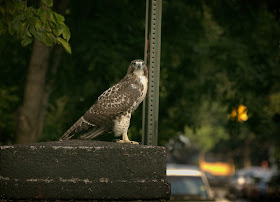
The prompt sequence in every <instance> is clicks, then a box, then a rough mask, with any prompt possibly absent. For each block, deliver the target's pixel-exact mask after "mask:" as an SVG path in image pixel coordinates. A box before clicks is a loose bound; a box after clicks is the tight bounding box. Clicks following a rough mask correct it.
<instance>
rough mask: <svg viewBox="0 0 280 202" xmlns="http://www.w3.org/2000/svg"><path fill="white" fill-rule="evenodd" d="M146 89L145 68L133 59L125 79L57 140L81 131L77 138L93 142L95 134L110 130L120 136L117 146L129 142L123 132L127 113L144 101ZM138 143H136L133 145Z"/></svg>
mask: <svg viewBox="0 0 280 202" xmlns="http://www.w3.org/2000/svg"><path fill="white" fill-rule="evenodd" d="M147 87H148V68H147V66H146V64H145V62H144V61H143V60H139V59H138V60H133V61H132V62H131V63H130V65H129V67H128V70H127V74H126V76H125V77H124V78H123V79H122V80H120V81H119V83H117V84H115V85H114V86H112V87H111V88H109V89H108V90H106V91H105V92H104V93H102V94H101V95H100V96H99V97H98V99H97V101H96V102H95V103H94V104H93V105H92V106H91V107H90V108H89V110H88V111H87V112H86V113H85V114H84V115H83V116H82V117H81V118H80V119H79V120H78V121H77V122H76V123H74V125H73V126H71V127H70V128H69V129H68V130H67V131H66V132H65V133H64V135H63V136H62V137H61V138H60V139H59V140H68V139H70V138H71V137H73V136H74V135H75V133H78V132H85V133H84V134H82V135H81V136H80V138H81V139H93V138H95V137H96V136H98V135H101V134H103V133H107V132H110V131H113V132H114V133H115V136H121V135H122V140H120V141H118V142H120V143H137V142H133V141H130V140H129V139H128V137H127V130H128V128H129V124H130V118H131V113H132V112H133V111H134V110H136V108H137V107H138V106H139V104H140V103H141V102H142V101H143V100H144V98H145V96H146V94H147ZM137 144H138V143H137Z"/></svg>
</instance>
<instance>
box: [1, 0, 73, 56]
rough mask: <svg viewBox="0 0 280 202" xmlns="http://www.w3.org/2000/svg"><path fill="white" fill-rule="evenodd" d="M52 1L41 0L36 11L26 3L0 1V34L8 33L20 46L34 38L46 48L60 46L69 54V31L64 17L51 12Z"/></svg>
mask: <svg viewBox="0 0 280 202" xmlns="http://www.w3.org/2000/svg"><path fill="white" fill-rule="evenodd" d="M52 6H53V0H42V5H41V6H40V7H39V8H38V9H37V8H34V7H31V6H29V7H28V6H27V1H17V0H11V1H2V2H1V4H0V11H1V15H2V17H3V18H1V20H0V34H1V33H2V34H3V33H5V31H6V30H8V31H9V33H10V34H11V35H15V36H16V37H17V38H18V39H19V40H21V45H22V46H27V45H29V44H31V43H32V41H33V38H34V37H35V38H36V39H38V40H39V41H41V42H42V43H43V44H44V45H46V46H52V45H53V44H61V45H62V46H63V47H64V49H65V50H66V52H68V53H70V54H71V47H70V45H69V39H70V36H71V34H70V30H69V28H68V26H67V25H66V24H65V23H64V20H65V19H64V17H63V16H62V15H60V14H58V13H56V12H54V11H52V10H51V7H52Z"/></svg>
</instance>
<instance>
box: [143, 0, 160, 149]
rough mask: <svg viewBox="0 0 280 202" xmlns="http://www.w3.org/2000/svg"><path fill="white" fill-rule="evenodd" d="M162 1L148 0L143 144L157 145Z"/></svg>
mask: <svg viewBox="0 0 280 202" xmlns="http://www.w3.org/2000/svg"><path fill="white" fill-rule="evenodd" d="M161 14H162V0H146V31H145V39H146V40H145V41H146V43H145V53H144V60H145V62H146V64H148V68H149V88H148V93H147V97H146V99H145V101H144V104H143V122H142V129H143V131H142V144H146V145H157V142H158V108H159V80H160V48H161Z"/></svg>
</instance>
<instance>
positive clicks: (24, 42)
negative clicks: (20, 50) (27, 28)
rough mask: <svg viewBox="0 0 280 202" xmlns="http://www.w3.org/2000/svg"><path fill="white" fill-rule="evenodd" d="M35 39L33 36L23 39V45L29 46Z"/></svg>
mask: <svg viewBox="0 0 280 202" xmlns="http://www.w3.org/2000/svg"><path fill="white" fill-rule="evenodd" d="M32 41H33V38H32V37H26V38H24V39H23V40H22V41H21V45H22V46H27V45H28V44H31V43H32Z"/></svg>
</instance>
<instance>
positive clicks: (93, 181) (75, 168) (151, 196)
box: [0, 140, 170, 200]
mask: <svg viewBox="0 0 280 202" xmlns="http://www.w3.org/2000/svg"><path fill="white" fill-rule="evenodd" d="M165 169H166V153H165V149H164V147H154V146H143V145H130V144H119V143H111V142H99V141H82V140H70V141H63V142H45V143H36V144H28V145H14V146H1V147H0V199H53V200H54V199H64V200H68V199H74V200H75V199H78V200H89V199H90V200H164V199H168V197H169V192H170V187H169V184H168V183H167V181H166V174H165Z"/></svg>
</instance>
